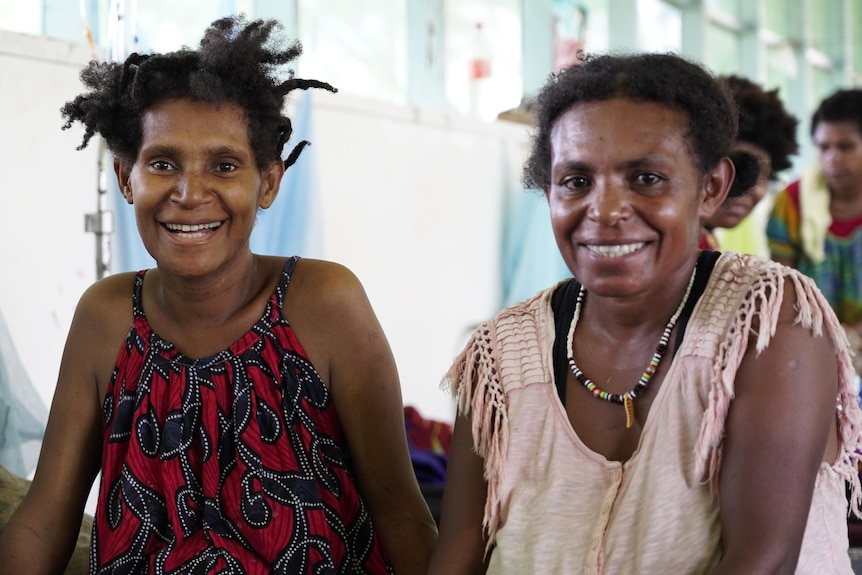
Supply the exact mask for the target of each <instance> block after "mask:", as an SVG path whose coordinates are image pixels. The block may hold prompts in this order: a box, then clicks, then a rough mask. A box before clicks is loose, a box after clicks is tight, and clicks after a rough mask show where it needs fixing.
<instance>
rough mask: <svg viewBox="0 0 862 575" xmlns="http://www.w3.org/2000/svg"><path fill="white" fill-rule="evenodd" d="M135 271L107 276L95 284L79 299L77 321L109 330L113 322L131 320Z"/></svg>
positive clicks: (84, 325) (129, 322)
mask: <svg viewBox="0 0 862 575" xmlns="http://www.w3.org/2000/svg"><path fill="white" fill-rule="evenodd" d="M135 275H136V274H135V273H134V272H129V273H122V274H116V275H112V276H108V277H106V278H104V279H101V280H99V281H97V282H95V283H94V284H92V285H91V286H90V287H89V288H87V290H86V291H85V292H84V294H83V295H82V296H81V299H80V300H79V301H78V306H77V308H76V310H75V321H76V322H80V323H82V324H83V325H82V326H81V327H86V326H92V327H95V328H98V329H99V330H102V331H105V330H106V328H107V329H108V330H110V327H111V325H112V324H113V323H115V322H119V323H123V324H125V328H126V329H128V327H129V325H130V324H131V320H132V290H133V286H134V282H135Z"/></svg>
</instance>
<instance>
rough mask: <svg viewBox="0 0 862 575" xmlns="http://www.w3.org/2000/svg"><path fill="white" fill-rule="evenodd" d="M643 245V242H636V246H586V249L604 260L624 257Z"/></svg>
mask: <svg viewBox="0 0 862 575" xmlns="http://www.w3.org/2000/svg"><path fill="white" fill-rule="evenodd" d="M644 245H645V242H638V243H636V244H621V245H613V246H608V245H604V246H597V245H588V246H586V248H587V249H588V250H589V251H591V252H592V253H594V254H596V255H597V256H602V257H605V258H618V257H620V256H624V255H627V254H630V253H632V252H634V251H637V250H639V249H640V248H642V247H643V246H644Z"/></svg>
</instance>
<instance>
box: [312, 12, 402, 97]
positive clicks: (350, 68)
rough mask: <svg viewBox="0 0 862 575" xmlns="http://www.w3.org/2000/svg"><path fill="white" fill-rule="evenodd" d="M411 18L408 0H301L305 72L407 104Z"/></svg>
mask: <svg viewBox="0 0 862 575" xmlns="http://www.w3.org/2000/svg"><path fill="white" fill-rule="evenodd" d="M406 22H407V13H406V5H405V1H404V0H363V1H362V2H356V1H355V0H301V1H300V3H299V37H300V39H301V40H302V44H303V48H304V50H303V56H302V60H301V66H300V67H301V68H302V70H303V72H302V75H305V76H309V77H313V78H316V79H319V80H323V81H325V82H329V83H330V84H332V85H333V86H335V87H336V88H338V89H339V90H341V91H344V92H346V93H351V94H357V95H360V96H366V97H370V98H376V99H380V100H385V101H389V102H396V103H401V104H403V103H405V102H406V100H407V61H406V60H407V39H406V29H407V25H406ZM306 70H307V71H306Z"/></svg>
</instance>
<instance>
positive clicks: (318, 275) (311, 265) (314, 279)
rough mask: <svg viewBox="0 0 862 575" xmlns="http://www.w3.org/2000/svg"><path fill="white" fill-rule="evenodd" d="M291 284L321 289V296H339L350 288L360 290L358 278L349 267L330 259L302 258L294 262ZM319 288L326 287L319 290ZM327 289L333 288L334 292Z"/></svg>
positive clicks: (315, 289) (350, 289) (360, 285)
mask: <svg viewBox="0 0 862 575" xmlns="http://www.w3.org/2000/svg"><path fill="white" fill-rule="evenodd" d="M290 283H291V285H292V286H293V285H299V286H303V287H305V288H311V289H312V290H314V291H322V292H323V293H320V295H321V296H322V297H327V296H332V295H335V296H341V295H345V293H346V292H350V291H352V290H357V289H359V290H361V289H362V284H361V283H360V281H359V278H358V277H357V276H356V274H354V273H353V272H352V271H351V270H350V269H349V268H347V267H345V266H343V265H341V264H339V263H336V262H331V261H326V260H316V259H308V258H302V259H300V260H299V261H297V263H296V267H295V268H294V272H293V275H292V276H291V280H290ZM320 288H326V290H321V289H320ZM328 290H335V292H336V293H335V294H332V293H330V292H329V291H328Z"/></svg>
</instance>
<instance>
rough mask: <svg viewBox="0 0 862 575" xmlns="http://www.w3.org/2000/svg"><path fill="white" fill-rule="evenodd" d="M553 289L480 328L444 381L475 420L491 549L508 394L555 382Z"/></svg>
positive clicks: (506, 437)
mask: <svg viewBox="0 0 862 575" xmlns="http://www.w3.org/2000/svg"><path fill="white" fill-rule="evenodd" d="M554 289H555V288H549V289H547V290H545V291H543V292H540V293H538V294H536V295H535V296H533V297H532V298H530V299H528V300H526V301H524V302H521V303H519V304H515V305H514V306H511V307H509V308H506V309H505V310H503V311H501V312H500V313H499V314H498V315H497V316H496V317H495V318H494V319H493V320H491V321H489V322H486V323H483V324H482V325H480V326H479V327H478V328H477V329H476V330H475V331H474V332H473V334H472V336H471V337H470V340H469V341H468V342H467V345H466V346H465V348H464V350H463V351H462V352H461V353H460V354H459V355H458V356H457V357H456V358H455V361H454V362H453V364H452V367H451V368H449V371H448V372H447V373H446V375H445V376H444V378H443V383H442V386H443V388H444V389H448V390H449V391H450V392H451V393H453V394H454V395H455V397H456V401H457V408H458V414H459V415H469V416H471V418H472V426H473V427H472V435H473V449H474V450H475V451H476V453H477V454H479V455H480V456H481V457H482V458H483V459H484V475H485V480H486V481H487V484H488V496H487V499H486V500H485V515H484V520H483V527H484V529H485V532H486V535H487V542H488V543H487V548H486V550H487V549H490V547H491V546H492V545H493V542H494V539H495V536H496V533H497V529H498V527H499V523H500V508H501V503H500V492H501V486H502V485H503V480H504V479H505V476H504V474H505V467H506V465H505V464H506V454H507V452H508V447H509V420H508V402H507V398H506V394H507V393H508V392H509V391H510V390H511V389H513V388H516V387H524V386H527V385H530V384H533V383H547V382H549V381H550V380H549V379H548V378H549V377H550V375H549V373H548V372H547V365H548V361H549V357H550V356H549V355H548V354H549V353H550V345H545V343H546V342H547V341H548V333H549V332H548V330H547V323H548V321H549V317H548V316H549V314H550V311H549V310H550V298H551V295H552V294H553V292H554ZM550 320H551V321H552V318H550Z"/></svg>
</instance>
